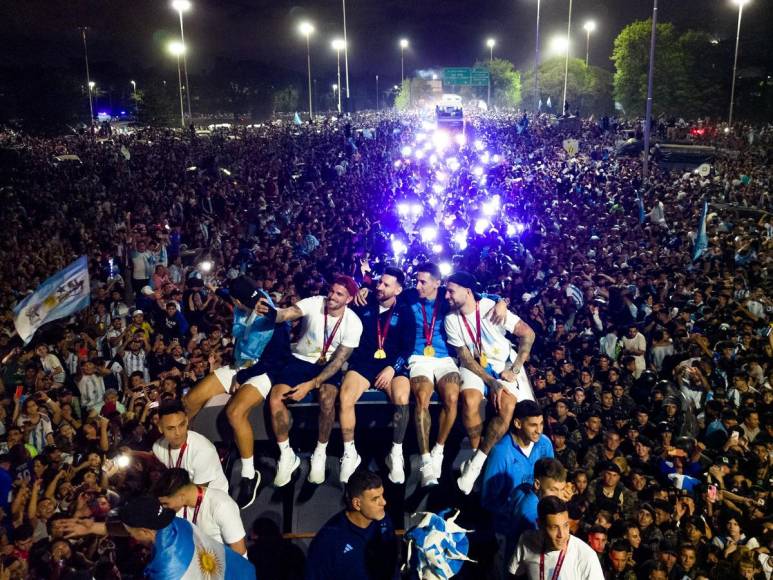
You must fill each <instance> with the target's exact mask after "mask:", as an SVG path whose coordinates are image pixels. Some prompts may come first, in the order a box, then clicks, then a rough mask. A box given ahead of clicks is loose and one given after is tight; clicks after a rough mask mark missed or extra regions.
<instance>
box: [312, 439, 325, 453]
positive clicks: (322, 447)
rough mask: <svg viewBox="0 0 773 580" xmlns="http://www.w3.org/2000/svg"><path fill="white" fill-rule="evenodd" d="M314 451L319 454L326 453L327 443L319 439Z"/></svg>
mask: <svg viewBox="0 0 773 580" xmlns="http://www.w3.org/2000/svg"><path fill="white" fill-rule="evenodd" d="M314 453H316V454H318V455H326V454H327V443H322V441H317V448H316V449H315V450H314Z"/></svg>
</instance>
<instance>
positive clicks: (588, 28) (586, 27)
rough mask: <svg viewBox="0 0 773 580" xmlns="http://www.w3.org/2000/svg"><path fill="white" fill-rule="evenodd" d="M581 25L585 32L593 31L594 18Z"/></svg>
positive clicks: (594, 28)
mask: <svg viewBox="0 0 773 580" xmlns="http://www.w3.org/2000/svg"><path fill="white" fill-rule="evenodd" d="M582 27H583V29H584V30H585V31H586V32H595V31H596V22H595V21H594V20H588V21H587V22H586V23H585V24H583V26H582Z"/></svg>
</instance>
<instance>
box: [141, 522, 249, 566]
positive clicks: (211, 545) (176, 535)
mask: <svg viewBox="0 0 773 580" xmlns="http://www.w3.org/2000/svg"><path fill="white" fill-rule="evenodd" d="M145 576H146V577H147V578H150V579H151V580H162V579H163V580H231V579H233V580H236V579H237V578H238V579H239V580H254V579H255V567H254V566H253V565H252V564H251V563H250V561H249V560H247V559H246V558H242V557H241V556H240V555H239V554H237V553H236V552H234V551H233V550H232V549H231V548H229V547H228V546H224V545H223V544H221V543H220V542H218V541H217V540H215V539H213V538H210V537H209V536H207V535H206V534H204V533H203V532H202V531H201V530H200V529H199V528H198V527H196V526H195V525H193V524H191V523H190V522H189V521H187V520H184V519H182V518H175V519H174V520H172V523H171V524H169V525H168V526H167V527H165V528H164V529H162V530H159V531H158V532H156V541H155V543H154V545H153V561H151V562H150V564H148V566H147V568H145Z"/></svg>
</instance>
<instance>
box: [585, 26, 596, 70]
mask: <svg viewBox="0 0 773 580" xmlns="http://www.w3.org/2000/svg"><path fill="white" fill-rule="evenodd" d="M582 27H583V28H584V29H585V32H586V35H585V66H586V67H587V66H588V63H589V62H590V33H591V32H594V31H595V30H596V21H595V20H588V21H587V22H586V23H585V24H583V26H582Z"/></svg>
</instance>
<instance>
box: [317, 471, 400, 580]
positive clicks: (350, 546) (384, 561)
mask: <svg viewBox="0 0 773 580" xmlns="http://www.w3.org/2000/svg"><path fill="white" fill-rule="evenodd" d="M344 499H345V500H346V509H345V510H343V511H342V512H340V513H338V514H337V515H335V516H333V517H332V518H331V519H330V520H328V522H327V523H326V524H325V525H324V526H323V527H322V529H321V530H320V531H319V532H318V533H317V535H316V536H315V537H314V540H312V542H311V546H309V553H308V557H307V559H306V580H341V579H342V578H351V579H355V578H356V579H357V580H392V579H394V578H397V574H398V570H397V562H398V560H397V555H398V542H397V538H396V537H395V531H394V527H393V525H392V520H391V519H390V518H389V516H388V515H386V511H385V508H386V500H385V499H384V486H383V484H382V482H381V478H380V477H379V476H378V475H376V474H375V473H373V472H372V471H367V470H364V469H360V470H357V471H355V472H354V473H353V474H352V476H351V477H350V478H349V481H348V483H347V484H346V489H345V492H344Z"/></svg>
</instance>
